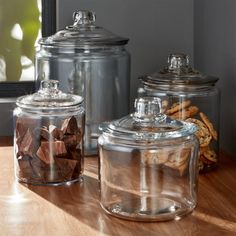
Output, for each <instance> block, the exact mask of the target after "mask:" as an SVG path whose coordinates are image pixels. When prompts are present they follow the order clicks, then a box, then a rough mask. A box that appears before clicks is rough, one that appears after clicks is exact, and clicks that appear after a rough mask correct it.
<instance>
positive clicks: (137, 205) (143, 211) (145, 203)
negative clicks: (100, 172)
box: [101, 197, 196, 221]
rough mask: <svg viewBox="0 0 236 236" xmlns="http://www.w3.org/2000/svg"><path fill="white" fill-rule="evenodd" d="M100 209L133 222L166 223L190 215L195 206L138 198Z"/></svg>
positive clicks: (158, 199) (166, 200) (164, 200)
mask: <svg viewBox="0 0 236 236" xmlns="http://www.w3.org/2000/svg"><path fill="white" fill-rule="evenodd" d="M101 206H102V208H103V209H104V210H105V211H106V212H107V213H108V214H110V215H112V216H116V217H118V218H123V219H126V220H133V221H168V220H179V219H181V218H182V217H183V216H185V215H187V214H190V213H191V212H192V211H193V209H194V208H195V206H196V205H195V204H191V205H189V204H187V203H186V202H184V201H182V202H181V201H176V200H173V199H169V198H153V197H149V198H148V197H146V198H142V199H140V198H138V199H130V200H129V201H126V202H124V201H122V202H120V203H114V204H110V205H109V206H107V207H105V206H103V205H102V204H101Z"/></svg>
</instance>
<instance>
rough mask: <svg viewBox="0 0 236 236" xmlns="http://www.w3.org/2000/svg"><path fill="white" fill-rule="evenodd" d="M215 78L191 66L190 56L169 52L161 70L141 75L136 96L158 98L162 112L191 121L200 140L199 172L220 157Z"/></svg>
mask: <svg viewBox="0 0 236 236" xmlns="http://www.w3.org/2000/svg"><path fill="white" fill-rule="evenodd" d="M217 81H218V78H216V77H212V76H206V75H203V74H201V73H200V72H198V71H196V70H195V69H193V68H191V66H190V63H189V56H188V55H185V54H171V55H169V57H168V65H167V67H165V68H164V69H163V70H161V71H160V72H156V73H154V74H152V75H148V76H143V77H142V78H141V87H140V88H139V90H138V93H139V96H153V97H159V98H161V100H162V112H163V113H165V114H167V115H168V116H170V117H172V118H173V119H178V120H185V121H187V122H193V123H195V124H196V125H197V126H198V131H197V133H196V135H197V137H198V138H199V141H200V159H199V171H200V173H205V172H208V171H210V170H212V169H214V168H215V167H216V166H217V163H218V157H219V106H220V93H219V90H218V88H217V87H216V86H215V84H216V82H217Z"/></svg>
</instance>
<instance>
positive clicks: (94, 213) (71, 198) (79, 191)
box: [25, 176, 230, 236]
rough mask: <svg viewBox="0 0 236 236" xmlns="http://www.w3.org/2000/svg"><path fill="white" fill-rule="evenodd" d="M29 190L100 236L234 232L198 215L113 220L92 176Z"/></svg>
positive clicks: (29, 187)
mask: <svg viewBox="0 0 236 236" xmlns="http://www.w3.org/2000/svg"><path fill="white" fill-rule="evenodd" d="M25 187H26V188H27V189H29V190H31V191H33V192H34V193H36V194H38V195H40V196H41V197H43V198H44V199H46V200H47V201H49V202H51V203H52V204H54V205H56V206H57V207H59V208H60V209H62V210H63V211H65V212H67V213H68V214H70V215H72V216H73V217H75V218H76V219H78V221H80V222H82V223H84V224H86V225H88V226H90V227H91V228H93V229H95V230H97V231H98V232H99V233H104V234H108V235H145V236H146V235H147V236H149V235H150V236H151V235H175V234H174V232H176V230H177V232H178V233H181V235H192V234H193V233H198V234H200V233H202V234H203V235H204V232H211V231H212V230H214V232H217V233H226V232H227V233H229V232H230V231H228V230H225V228H224V227H222V226H221V225H216V224H213V223H212V222H206V219H204V217H199V215H198V214H196V215H190V216H188V217H185V218H183V219H182V220H180V221H169V222H164V223H143V224H141V223H139V222H131V221H130V222H129V221H126V220H121V219H118V218H115V217H112V216H109V215H107V214H106V213H105V212H104V211H103V210H102V209H101V207H100V204H99V191H98V181H97V179H95V178H91V177H89V176H85V178H84V182H83V183H81V184H80V183H76V184H72V185H70V186H58V187H45V186H32V185H29V186H26V185H25ZM217 235H218V234H217Z"/></svg>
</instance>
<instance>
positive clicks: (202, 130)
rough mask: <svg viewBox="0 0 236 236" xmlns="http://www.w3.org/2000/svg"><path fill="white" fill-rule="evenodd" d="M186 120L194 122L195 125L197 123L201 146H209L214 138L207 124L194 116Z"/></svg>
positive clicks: (197, 133) (197, 134)
mask: <svg viewBox="0 0 236 236" xmlns="http://www.w3.org/2000/svg"><path fill="white" fill-rule="evenodd" d="M186 122H190V123H194V124H195V125H197V127H198V131H197V132H196V133H195V134H196V136H197V137H198V140H199V143H200V147H206V146H208V145H209V143H210V141H211V139H212V136H211V134H210V131H209V129H208V128H207V127H206V125H205V124H204V123H203V122H202V121H200V120H197V119H194V118H188V119H187V120H186Z"/></svg>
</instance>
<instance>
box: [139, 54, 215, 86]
mask: <svg viewBox="0 0 236 236" xmlns="http://www.w3.org/2000/svg"><path fill="white" fill-rule="evenodd" d="M140 79H141V81H142V82H143V83H144V84H145V85H147V86H148V85H150V86H165V85H168V86H171V85H173V86H176V85H177V86H178V85H180V86H181V85H182V86H188V85H202V84H203V85H204V84H205V85H215V83H216V82H217V81H218V78H217V77H214V76H207V75H203V74H201V73H200V72H199V71H197V70H195V69H193V68H192V67H191V65H190V60H189V56H188V55H186V54H183V53H174V54H170V55H169V56H168V60H167V66H166V67H164V68H163V69H162V70H161V71H159V72H155V73H153V74H151V75H147V76H143V77H141V78H140Z"/></svg>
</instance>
